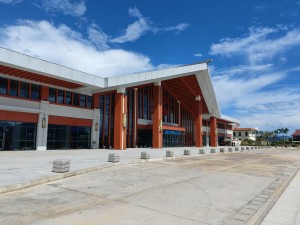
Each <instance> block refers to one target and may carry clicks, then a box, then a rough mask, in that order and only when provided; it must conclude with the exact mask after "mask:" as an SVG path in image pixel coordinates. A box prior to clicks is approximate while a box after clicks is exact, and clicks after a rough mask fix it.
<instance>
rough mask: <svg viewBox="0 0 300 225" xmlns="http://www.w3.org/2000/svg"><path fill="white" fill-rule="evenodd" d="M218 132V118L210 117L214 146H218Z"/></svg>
mask: <svg viewBox="0 0 300 225" xmlns="http://www.w3.org/2000/svg"><path fill="white" fill-rule="evenodd" d="M217 138H218V132H217V118H216V117H215V116H212V117H210V142H211V146H212V147H217V146H218V141H217Z"/></svg>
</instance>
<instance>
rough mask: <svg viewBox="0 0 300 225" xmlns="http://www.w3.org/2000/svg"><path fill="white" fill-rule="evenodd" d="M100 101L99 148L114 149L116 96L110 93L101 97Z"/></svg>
mask: <svg viewBox="0 0 300 225" xmlns="http://www.w3.org/2000/svg"><path fill="white" fill-rule="evenodd" d="M99 101H100V104H99V106H100V117H99V147H100V148H113V143H114V114H115V94H114V93H110V94H106V95H101V96H100V100H99Z"/></svg>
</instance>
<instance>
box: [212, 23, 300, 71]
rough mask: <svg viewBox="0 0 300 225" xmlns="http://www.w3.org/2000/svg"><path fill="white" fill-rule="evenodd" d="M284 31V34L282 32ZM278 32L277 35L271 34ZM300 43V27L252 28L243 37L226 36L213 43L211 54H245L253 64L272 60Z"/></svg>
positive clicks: (229, 55)
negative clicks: (289, 28) (290, 28)
mask: <svg viewBox="0 0 300 225" xmlns="http://www.w3.org/2000/svg"><path fill="white" fill-rule="evenodd" d="M280 32H281V33H282V32H284V33H283V35H282V34H281V33H280ZM274 33H276V34H277V35H276V37H272V36H271V34H274ZM299 45H300V29H299V28H295V29H293V30H290V31H287V28H286V27H284V26H277V27H275V28H268V27H264V28H250V32H249V34H247V35H246V36H245V37H241V38H224V39H221V40H220V42H219V43H215V44H212V46H211V48H210V52H209V53H210V54H211V55H220V56H224V57H232V56H243V57H245V59H246V60H247V62H249V63H250V64H252V65H255V64H257V63H262V62H264V61H266V60H271V59H273V58H274V57H275V56H277V55H278V54H279V53H282V52H286V51H288V50H290V49H291V48H292V47H296V46H299Z"/></svg>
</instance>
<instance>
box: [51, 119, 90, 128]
mask: <svg viewBox="0 0 300 225" xmlns="http://www.w3.org/2000/svg"><path fill="white" fill-rule="evenodd" d="M48 123H49V124H58V125H69V126H83V127H91V126H92V123H93V121H92V120H89V119H79V118H71V117H63V116H49V118H48Z"/></svg>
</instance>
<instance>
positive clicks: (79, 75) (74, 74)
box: [0, 47, 104, 88]
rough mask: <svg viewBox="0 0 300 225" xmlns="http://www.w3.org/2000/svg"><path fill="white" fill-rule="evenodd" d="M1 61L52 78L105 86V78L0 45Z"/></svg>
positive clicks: (3, 63) (97, 86) (86, 84)
mask: <svg viewBox="0 0 300 225" xmlns="http://www.w3.org/2000/svg"><path fill="white" fill-rule="evenodd" d="M0 63H1V64H2V65H4V66H9V67H12V68H16V69H21V70H25V71H28V72H32V73H37V74H40V75H44V76H47V77H51V78H56V79H60V80H64V81H68V82H72V83H76V84H80V85H84V86H93V87H94V88H103V87H104V78H102V77H98V76H95V75H92V74H88V73H84V72H81V71H78V70H74V69H71V68H68V67H65V66H61V65H58V64H55V63H51V62H48V61H45V60H41V59H38V58H35V57H32V56H28V55H24V54H21V53H18V52H15V51H12V50H8V49H5V48H1V47H0Z"/></svg>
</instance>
